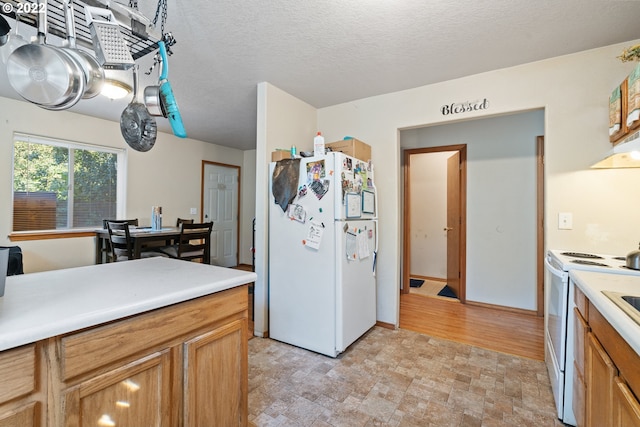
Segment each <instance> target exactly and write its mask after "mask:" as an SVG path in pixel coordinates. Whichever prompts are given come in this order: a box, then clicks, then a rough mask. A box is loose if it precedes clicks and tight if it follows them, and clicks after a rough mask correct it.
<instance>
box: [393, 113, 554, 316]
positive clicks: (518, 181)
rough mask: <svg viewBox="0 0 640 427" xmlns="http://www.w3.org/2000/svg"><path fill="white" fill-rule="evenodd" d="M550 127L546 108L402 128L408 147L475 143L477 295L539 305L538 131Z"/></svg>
mask: <svg viewBox="0 0 640 427" xmlns="http://www.w3.org/2000/svg"><path fill="white" fill-rule="evenodd" d="M411 134H414V135H411ZM543 134H544V111H542V110H536V111H529V112H524V113H519V114H510V115H504V116H498V117H491V118H485V119H481V120H467V121H463V122H458V123H451V124H447V125H439V126H430V127H424V128H420V129H413V130H407V131H403V132H402V142H401V146H402V147H403V148H405V147H411V148H416V147H434V146H439V145H451V144H452V143H453V142H455V143H456V144H459V143H465V144H467V212H466V213H467V238H466V241H467V248H466V250H467V270H466V271H467V281H466V297H467V300H469V301H477V302H483V303H488V304H496V305H502V306H507V307H515V308H521V309H526V310H534V311H535V310H536V308H537V305H536V302H537V301H536V290H537V287H536V243H537V242H536V231H537V229H536V137H537V136H538V135H543ZM409 135H410V137H408V138H405V136H409ZM412 169H413V167H412Z"/></svg>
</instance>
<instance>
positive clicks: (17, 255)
mask: <svg viewBox="0 0 640 427" xmlns="http://www.w3.org/2000/svg"><path fill="white" fill-rule="evenodd" d="M0 249H9V262H8V263H7V276H15V275H16V274H24V269H23V265H22V249H21V248H20V246H0Z"/></svg>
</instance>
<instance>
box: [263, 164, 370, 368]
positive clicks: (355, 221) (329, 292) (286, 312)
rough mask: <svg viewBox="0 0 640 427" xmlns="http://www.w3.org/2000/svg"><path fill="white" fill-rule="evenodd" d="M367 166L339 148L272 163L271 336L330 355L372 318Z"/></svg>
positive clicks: (363, 329)
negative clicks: (338, 151) (321, 154)
mask: <svg viewBox="0 0 640 427" xmlns="http://www.w3.org/2000/svg"><path fill="white" fill-rule="evenodd" d="M287 162H289V163H288V164H287ZM298 162H299V167H296V166H297V164H298ZM284 166H287V167H284ZM372 169H373V167H372V165H371V164H370V163H369V162H365V161H361V160H357V159H355V158H352V157H349V156H346V155H344V154H342V153H327V155H325V156H317V157H308V158H302V159H299V161H296V162H291V160H285V161H282V162H277V163H275V162H274V163H271V164H270V168H269V170H270V174H269V176H270V182H269V188H270V197H269V199H270V200H269V337H270V338H273V339H275V340H278V341H282V342H285V343H288V344H292V345H295V346H297V347H302V348H305V349H307V350H311V351H315V352H317V353H321V354H325V355H327V356H331V357H336V356H337V355H338V354H340V353H342V352H343V351H345V350H346V349H347V347H348V346H349V345H350V344H352V343H353V342H354V341H356V340H357V339H358V338H359V337H361V336H362V335H363V334H364V333H365V332H367V330H369V329H370V328H371V327H372V326H374V324H375V322H376V278H375V268H376V254H377V241H378V240H377V224H378V221H377V218H376V215H377V194H376V191H375V185H374V182H373V170H372ZM296 170H297V174H296V173H295V172H296ZM274 171H275V172H276V176H275V177H274ZM274 183H275V186H274ZM289 202H290V203H289ZM283 208H286V210H285V209H283Z"/></svg>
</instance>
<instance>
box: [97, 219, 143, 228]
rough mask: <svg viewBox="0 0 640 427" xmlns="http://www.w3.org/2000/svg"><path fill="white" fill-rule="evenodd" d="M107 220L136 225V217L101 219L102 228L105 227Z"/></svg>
mask: <svg viewBox="0 0 640 427" xmlns="http://www.w3.org/2000/svg"><path fill="white" fill-rule="evenodd" d="M108 222H126V223H127V224H129V225H135V226H136V227H137V226H138V218H135V219H103V220H102V228H104V229H105V230H106V229H107V223H108Z"/></svg>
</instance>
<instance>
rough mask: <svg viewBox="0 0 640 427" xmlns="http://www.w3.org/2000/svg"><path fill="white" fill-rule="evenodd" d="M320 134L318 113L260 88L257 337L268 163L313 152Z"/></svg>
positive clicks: (264, 324)
mask: <svg viewBox="0 0 640 427" xmlns="http://www.w3.org/2000/svg"><path fill="white" fill-rule="evenodd" d="M317 130H318V127H317V117H316V109H315V108H313V107H312V106H310V105H309V104H307V103H305V102H302V101H300V100H299V99H297V98H295V97H293V96H291V95H289V94H288V93H286V92H284V91H282V90H280V89H278V88H277V87H275V86H273V85H271V84H269V83H260V84H259V85H258V117H257V135H256V137H257V147H256V248H257V249H256V274H257V275H258V280H257V281H256V283H255V289H254V298H255V299H254V302H255V316H254V326H253V330H254V335H257V336H263V335H264V333H265V332H266V331H267V330H268V313H267V310H266V307H267V305H268V289H267V288H268V275H269V269H268V266H269V253H268V247H269V244H268V242H269V240H268V239H269V230H268V223H269V218H268V212H269V208H268V204H267V203H273V200H270V196H269V194H270V191H269V174H268V173H269V162H271V152H272V151H274V150H275V149H276V148H288V147H291V146H292V145H295V146H296V147H297V148H298V150H299V151H310V150H312V149H313V137H314V136H315V134H316V132H317Z"/></svg>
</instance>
